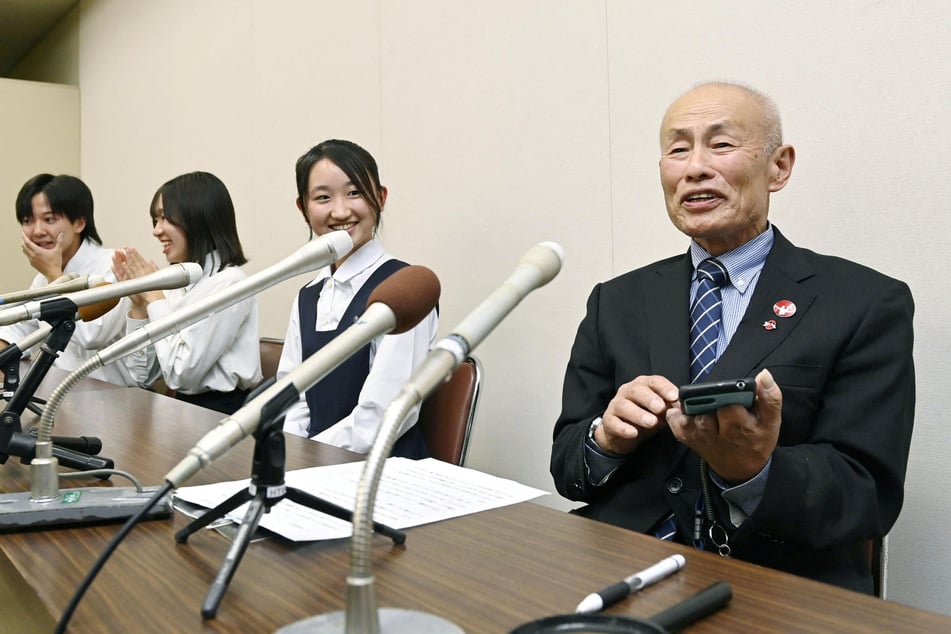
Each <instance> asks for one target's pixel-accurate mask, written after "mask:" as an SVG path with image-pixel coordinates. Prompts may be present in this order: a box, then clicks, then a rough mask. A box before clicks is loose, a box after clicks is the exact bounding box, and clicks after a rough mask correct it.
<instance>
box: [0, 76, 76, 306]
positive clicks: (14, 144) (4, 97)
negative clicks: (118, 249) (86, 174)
mask: <svg viewBox="0 0 951 634" xmlns="http://www.w3.org/2000/svg"><path fill="white" fill-rule="evenodd" d="M0 104H2V112H3V116H2V117H0V139H2V148H3V149H2V151H0V271H3V275H2V277H0V292H8V291H15V290H20V289H24V288H27V287H29V285H30V282H31V281H32V280H33V277H34V276H35V275H36V271H35V270H33V269H32V268H30V265H29V264H28V263H27V261H26V258H24V257H23V254H22V252H21V250H20V245H21V241H20V235H21V234H20V228H19V225H17V223H16V214H15V212H14V209H15V206H14V203H15V201H16V196H17V192H19V191H20V188H21V187H22V186H23V183H25V182H26V181H27V180H28V179H30V178H32V177H33V176H35V175H37V174H39V173H41V172H50V173H52V174H73V175H79V89H78V88H77V87H75V86H60V85H56V84H44V83H40V82H33V81H18V80H13V79H0Z"/></svg>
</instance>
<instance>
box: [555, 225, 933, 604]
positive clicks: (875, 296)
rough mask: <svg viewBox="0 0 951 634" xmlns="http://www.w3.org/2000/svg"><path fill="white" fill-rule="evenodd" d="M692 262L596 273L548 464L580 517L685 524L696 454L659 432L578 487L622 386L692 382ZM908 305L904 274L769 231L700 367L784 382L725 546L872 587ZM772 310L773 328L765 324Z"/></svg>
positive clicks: (902, 397)
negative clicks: (736, 315)
mask: <svg viewBox="0 0 951 634" xmlns="http://www.w3.org/2000/svg"><path fill="white" fill-rule="evenodd" d="M774 230H775V227H774ZM691 273H692V267H691V262H690V257H689V255H680V256H677V257H673V258H669V259H666V260H662V261H660V262H656V263H654V264H651V265H649V266H646V267H644V268H641V269H638V270H635V271H632V272H630V273H627V274H625V275H622V276H620V277H617V278H615V279H613V280H611V281H608V282H605V283H602V284H599V285H597V286H596V287H595V288H594V290H593V291H592V293H591V296H590V297H589V299H588V306H587V315H586V316H585V318H584V319H583V321H582V322H581V325H580V326H579V328H578V333H577V337H576V339H575V343H574V346H573V347H572V350H571V358H570V360H569V362H568V368H567V371H566V373H565V383H564V392H563V397H562V412H561V416H560V417H559V419H558V421H557V423H556V424H555V431H554V444H553V448H552V459H551V472H552V476H553V477H554V481H555V485H556V487H557V488H558V491H559V492H560V493H561V494H562V495H564V496H565V497H567V498H569V499H572V500H581V501H584V502H587V503H588V506H586V507H584V508H583V509H581V510H580V512H581V513H582V514H584V515H587V516H589V517H592V518H594V519H598V520H601V521H605V522H609V523H612V524H617V525H620V526H624V527H627V528H631V529H633V530H637V531H641V532H648V531H649V530H650V529H651V528H652V527H653V525H654V524H655V523H656V522H657V521H658V520H659V519H660V518H662V517H663V516H665V515H666V514H668V513H669V512H670V511H671V510H673V511H674V512H675V513H676V514H677V516H678V519H679V521H680V525H681V526H682V527H692V526H693V513H694V505H695V503H696V501H697V496H698V495H699V493H700V478H699V466H698V465H699V458H698V456H697V455H696V454H694V453H693V452H692V451H689V450H688V449H687V448H686V447H685V446H684V445H682V444H680V443H679V442H677V441H676V439H674V437H673V435H672V433H671V432H670V430H669V429H666V428H665V429H664V430H663V431H662V432H660V433H658V434H657V435H656V436H654V437H653V438H651V439H650V440H649V441H647V442H645V443H644V445H642V446H641V447H639V448H638V449H637V450H636V451H635V452H634V453H632V454H631V455H630V456H628V457H627V459H626V460H625V462H624V464H623V466H622V467H621V468H620V469H619V470H618V471H617V472H615V473H614V474H613V475H612V476H611V478H610V479H609V480H608V482H607V483H605V484H603V485H602V486H593V485H591V484H590V483H589V482H588V479H587V477H586V470H585V465H584V453H583V443H584V439H585V437H586V435H587V431H588V427H589V425H590V423H591V421H592V420H593V419H594V418H596V417H598V416H601V415H602V413H603V412H604V410H605V408H606V407H607V405H608V402H609V401H610V400H611V398H613V396H614V394H615V393H616V392H617V388H618V387H619V386H620V385H622V384H623V383H626V382H628V381H631V380H632V379H634V378H635V377H637V376H639V375H648V374H658V375H663V376H665V377H667V378H668V379H670V380H671V381H672V382H673V383H674V384H676V385H683V384H685V383H688V382H689V378H688V377H689V369H688V359H687V357H688V352H687V341H688V301H689V297H688V295H689V288H690V286H689V285H690V277H691ZM780 300H791V301H792V302H794V303H795V305H796V307H797V310H796V313H795V315H793V316H792V317H787V318H780V317H778V316H777V315H776V314H774V312H773V305H774V304H775V303H776V302H777V301H780ZM913 312H914V304H913V301H912V297H911V292H910V290H909V289H908V287H907V285H905V284H904V283H903V282H900V281H898V280H894V279H892V278H889V277H886V276H884V275H882V274H880V273H877V272H875V271H873V270H871V269H869V268H866V267H864V266H860V265H858V264H855V263H852V262H848V261H846V260H843V259H841V258H835V257H829V256H823V255H819V254H816V253H814V252H812V251H808V250H806V249H801V248H797V247H795V246H793V245H792V244H791V243H790V242H789V241H788V240H786V239H785V238H784V237H783V236H782V235H781V234H780V233H779V231H778V230H776V235H775V241H774V244H773V248H772V251H771V252H770V254H769V257H768V258H767V260H766V264H765V265H764V267H763V270H762V272H761V274H760V278H759V281H758V282H757V285H756V289H755V291H754V294H753V297H752V298H751V301H750V304H749V307H748V308H747V311H746V314H745V315H744V317H743V319H742V321H741V323H740V324H739V326H738V328H737V330H736V333H735V334H734V335H733V338H732V339H731V340H730V345H729V346H728V347H727V349H726V350H725V352H724V353H723V355H722V356H721V357H720V359H719V360H718V361H717V364H716V366H715V367H714V368H713V370H712V372H711V373H710V374H709V375H708V376H707V377H706V378H705V380H715V379H731V378H739V377H744V376H752V375H755V374H756V373H757V372H758V371H759V370H760V369H762V368H768V369H769V370H770V372H771V373H772V375H773V377H774V378H775V379H776V381H777V383H778V384H779V386H780V388H781V389H782V392H783V409H782V427H781V430H780V435H779V444H778V446H777V447H776V450H775V452H774V453H773V458H772V465H771V468H770V472H769V478H768V480H767V484H766V489H765V491H764V494H763V498H762V500H761V502H760V504H759V506H758V507H757V509H756V511H755V512H754V513H753V515H751V516H750V517H749V518H748V519H747V520H746V521H745V522H744V523H743V524H742V525H741V526H740V527H739V529H737V530H736V531H735V533H733V534H732V536H731V540H730V541H731V545H732V551H733V556H734V557H736V558H738V559H743V560H746V561H751V562H754V563H757V564H761V565H765V566H769V567H773V568H778V569H781V570H785V571H788V572H793V573H796V574H800V575H803V576H806V577H810V578H814V579H818V580H822V581H827V582H830V583H834V584H836V585H840V586H845V587H850V588H853V589H857V590H861V591H866V592H870V591H871V576H870V573H869V567H868V562H867V560H866V557H865V554H864V552H863V544H864V542H865V541H866V540H868V539H871V538H874V537H879V536H883V535H885V534H886V533H887V532H888V531H889V529H890V528H891V527H892V525H893V524H894V522H895V520H896V518H897V517H898V512H899V510H900V509H901V505H902V496H903V485H904V477H905V467H906V465H907V460H908V450H909V445H910V442H911V432H912V423H913V418H914V404H915V380H914V366H913V362H912V315H913ZM769 320H775V325H776V327H775V329H769V328H767V327H765V326H764V324H765V323H766V322H767V321H769ZM714 490H716V489H714ZM715 497H716V499H717V504H715V505H714V506H717V507H719V508H718V514H719V515H720V517H721V518H725V517H726V513H725V506H723V501H722V499H720V498H719V496H715ZM721 523H722V524H724V525H726V526H729V525H730V524H729V522H728V521H723V522H721ZM686 543H690V541H689V540H687V541H686Z"/></svg>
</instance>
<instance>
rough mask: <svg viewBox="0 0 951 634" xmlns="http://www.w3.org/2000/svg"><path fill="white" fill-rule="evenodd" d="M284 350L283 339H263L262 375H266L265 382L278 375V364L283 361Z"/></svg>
mask: <svg viewBox="0 0 951 634" xmlns="http://www.w3.org/2000/svg"><path fill="white" fill-rule="evenodd" d="M283 350H284V340H283V339H273V338H271V337H261V374H263V375H264V380H265V381H267V380H268V379H270V378H273V377H274V375H276V374H277V364H278V363H280V361H281V352H282V351H283Z"/></svg>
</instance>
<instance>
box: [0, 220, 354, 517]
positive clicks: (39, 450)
mask: <svg viewBox="0 0 951 634" xmlns="http://www.w3.org/2000/svg"><path fill="white" fill-rule="evenodd" d="M352 248H353V241H352V239H351V238H350V235H349V234H348V233H347V232H346V231H333V232H331V233H328V234H325V235H323V236H320V237H319V238H317V239H315V240H312V241H310V242H309V243H307V244H306V245H304V246H303V247H301V248H300V249H298V250H297V251H295V252H294V253H292V254H291V255H289V256H288V257H286V258H284V259H283V260H281V261H280V262H278V263H276V264H274V265H272V266H270V267H268V268H266V269H264V270H262V271H259V272H257V273H255V274H254V275H250V276H248V277H247V278H245V279H244V280H242V281H240V282H238V283H237V284H233V285H231V286H230V287H228V288H226V289H222V290H220V291H218V292H216V293H213V294H211V295H209V296H208V297H205V298H204V299H202V300H200V301H198V302H195V303H194V304H191V305H190V306H186V307H184V308H182V309H180V310H177V311H174V312H173V313H171V314H169V315H166V316H165V317H163V318H161V319H157V320H155V321H153V322H150V323H149V324H147V325H145V326H143V327H141V328H138V329H136V330H135V331H134V332H132V333H130V334H128V335H126V336H125V337H123V338H122V339H120V340H119V341H117V342H115V343H113V344H112V345H110V346H107V347H106V348H103V349H102V350H101V351H99V353H98V354H96V355H94V356H93V357H92V358H90V359H87V360H86V361H85V362H84V363H83V364H82V365H80V366H79V367H78V368H76V369H75V370H74V371H73V372H72V373H70V374H69V375H68V376H67V377H66V378H65V379H64V380H63V382H62V383H60V385H59V386H57V387H56V389H55V390H53V392H52V393H51V394H50V397H49V399H47V402H46V407H44V408H43V415H42V417H41V418H40V422H39V424H38V425H37V441H36V452H35V453H36V458H35V459H34V460H33V462H32V463H31V470H30V473H31V484H32V494H31V498H30V501H29V502H30V505H31V507H32V508H33V509H34V510H35V509H37V508H39V507H40V506H42V505H44V504H46V505H47V508H51V507H56V506H58V504H49V503H50V502H56V501H57V500H58V498H59V497H60V496H59V488H58V482H57V474H56V467H57V460H56V458H55V457H54V456H53V451H52V445H53V443H52V432H53V420H54V418H55V416H56V412H57V411H58V409H59V406H60V404H61V403H62V401H63V399H64V398H65V397H66V394H67V393H68V392H69V390H70V389H72V388H73V386H75V385H76V384H77V383H79V381H80V380H82V379H83V378H84V377H85V376H87V375H88V374H89V373H90V372H92V371H94V370H96V369H97V368H100V367H102V366H103V365H106V364H107V363H112V362H114V361H117V360H119V359H121V358H122V357H123V356H125V355H127V354H130V353H132V352H134V351H136V350H138V349H140V348H143V347H145V346H146V345H149V344H150V343H152V342H154V341H157V340H159V339H162V338H163V337H166V336H168V335H170V334H172V333H174V332H177V331H179V330H181V329H183V328H186V327H187V326H190V325H191V324H193V323H195V322H197V321H199V320H201V319H204V318H205V317H207V316H208V315H210V314H213V313H215V312H217V311H219V310H221V309H223V308H226V307H228V306H230V305H232V304H234V303H237V302H238V301H241V300H242V299H246V298H247V297H249V296H251V295H253V294H256V293H257V292H259V291H261V290H263V289H265V288H268V287H270V286H273V285H274V284H276V283H277V282H280V281H283V280H285V279H287V278H289V277H293V276H295V275H299V274H301V273H306V272H308V271H312V270H314V269H318V268H320V267H322V266H326V265H328V264H332V263H333V262H336V261H337V260H339V259H340V258H341V257H343V256H344V255H346V254H347V253H348V252H349V251H350V249H352ZM139 279H142V278H139ZM121 283H122V282H120V283H119V284H121ZM114 286H118V284H115V285H114ZM96 290H98V289H90V290H89V291H82V292H84V293H89V292H91V291H96ZM132 292H133V293H134V292H140V291H132ZM2 312H3V311H0V313H2ZM110 490H112V491H115V490H116V488H112V489H110ZM2 497H3V496H2V495H0V499H2ZM142 502H143V503H144V502H145V500H142ZM102 505H103V506H108V507H109V509H108V510H107V511H104V512H108V513H110V514H111V513H120V512H121V513H123V514H124V516H127V515H130V514H132V513H134V512H136V511H137V510H139V508H141V507H142V504H139V505H138V506H134V505H129V504H123V505H122V509H121V510H120V509H118V507H115V508H113V507H112V504H111V502H109V501H108V500H106V501H103V502H102ZM110 516H111V515H110ZM117 516H118V515H117ZM38 521H39V520H38Z"/></svg>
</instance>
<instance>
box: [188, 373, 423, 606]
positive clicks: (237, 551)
mask: <svg viewBox="0 0 951 634" xmlns="http://www.w3.org/2000/svg"><path fill="white" fill-rule="evenodd" d="M266 385H267V384H265V386H266ZM262 387H263V386H262ZM258 389H259V390H260V388H258ZM253 397H254V394H252V395H251V396H249V397H248V399H249V400H250V399H251V398H253ZM283 409H284V406H283V404H280V406H279V407H276V408H274V409H272V410H271V411H267V410H268V408H267V407H265V408H263V409H262V411H261V421H262V422H261V424H260V425H259V426H258V427H257V429H256V430H255V431H254V454H253V459H252V465H251V483H250V484H249V485H248V488H247V489H244V490H242V491H239V492H238V493H236V494H234V495H232V496H231V497H230V498H228V499H227V500H225V501H224V502H222V503H221V504H219V505H218V506H216V507H215V508H213V509H211V510H209V511H208V512H207V513H205V514H204V515H202V516H201V517H198V518H196V519H194V520H193V521H192V522H190V523H189V524H188V525H187V526H185V528H183V529H181V530H180V531H178V532H177V533H175V541H176V542H178V543H179V544H184V543H185V542H186V541H187V540H188V537H189V535H191V534H192V533H194V532H195V531H197V530H200V529H202V528H204V527H205V526H207V525H208V524H210V523H211V522H213V521H215V520H217V519H219V518H221V517H224V516H225V515H226V514H228V513H230V512H231V511H233V510H234V509H236V508H238V507H239V506H241V505H242V504H244V503H245V502H250V504H249V505H248V510H247V511H246V512H245V515H244V518H243V519H242V521H241V527H240V528H239V529H238V533H237V535H236V536H235V538H234V541H232V543H231V547H230V548H229V549H228V553H227V554H226V555H225V558H224V560H223V561H222V562H221V567H220V568H219V569H218V574H216V575H215V579H214V581H212V583H211V587H210V588H209V589H208V594H207V595H206V596H205V602H204V603H203V604H202V607H201V615H202V618H205V619H212V618H214V617H215V615H216V614H217V612H218V606H219V604H220V603H221V599H222V597H223V596H224V592H225V590H226V589H227V588H228V584H229V583H230V582H231V578H232V577H233V576H234V573H235V570H236V569H237V567H238V564H240V563H241V558H242V557H243V556H244V552H245V550H247V547H248V544H249V543H250V541H251V537H252V535H253V534H254V531H255V530H256V529H257V527H258V523H259V522H260V521H261V516H262V515H263V514H264V513H267V512H269V511H270V510H271V507H272V506H274V505H275V504H277V503H278V502H280V501H281V500H283V499H284V498H287V499H289V500H291V501H292V502H297V503H298V504H300V505H302V506H306V507H307V508H310V509H313V510H315V511H319V512H321V513H326V514H327V515H331V516H333V517H336V518H338V519H342V520H345V521H348V522H349V521H351V519H352V517H353V514H352V513H351V512H350V511H348V510H347V509H345V508H343V507H341V506H337V505H336V504H333V503H332V502H328V501H327V500H324V499H322V498H319V497H317V496H315V495H311V494H310V493H307V492H306V491H302V490H300V489H296V488H294V487H288V486H286V485H285V484H284V474H285V468H284V465H285V454H286V452H285V446H284V431H283V428H284V417H283V416H282V415H281V414H282V410H283ZM265 421H269V422H265ZM373 530H374V531H375V532H378V533H380V534H382V535H385V536H386V537H389V538H390V539H392V540H393V543H395V544H402V543H403V542H404V541H406V534H405V533H403V532H402V531H398V530H395V529H393V528H390V527H388V526H385V525H383V524H380V523H378V522H374V523H373Z"/></svg>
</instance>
